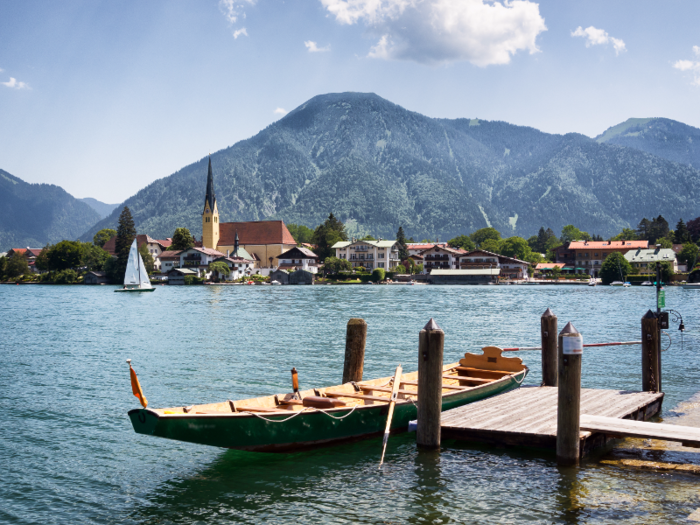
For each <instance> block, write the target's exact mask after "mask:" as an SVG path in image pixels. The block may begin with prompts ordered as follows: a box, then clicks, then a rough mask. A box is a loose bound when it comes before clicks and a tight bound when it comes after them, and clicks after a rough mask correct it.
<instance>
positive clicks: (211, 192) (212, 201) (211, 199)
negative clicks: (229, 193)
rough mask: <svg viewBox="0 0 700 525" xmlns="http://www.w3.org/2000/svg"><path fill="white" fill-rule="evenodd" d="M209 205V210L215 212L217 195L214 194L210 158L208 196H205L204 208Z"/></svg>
mask: <svg viewBox="0 0 700 525" xmlns="http://www.w3.org/2000/svg"><path fill="white" fill-rule="evenodd" d="M207 203H209V209H210V210H211V211H212V212H214V205H215V204H216V194H215V193H214V174H213V173H212V171H211V157H209V172H208V173H207V194H206V195H205V196H204V207H205V208H206V206H207Z"/></svg>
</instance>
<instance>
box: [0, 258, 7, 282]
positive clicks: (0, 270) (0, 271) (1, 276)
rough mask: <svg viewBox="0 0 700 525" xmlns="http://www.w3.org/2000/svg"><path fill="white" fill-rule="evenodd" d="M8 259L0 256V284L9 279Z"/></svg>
mask: <svg viewBox="0 0 700 525" xmlns="http://www.w3.org/2000/svg"><path fill="white" fill-rule="evenodd" d="M6 273H7V257H5V256H4V255H0V282H2V281H4V280H5V279H7V275H6Z"/></svg>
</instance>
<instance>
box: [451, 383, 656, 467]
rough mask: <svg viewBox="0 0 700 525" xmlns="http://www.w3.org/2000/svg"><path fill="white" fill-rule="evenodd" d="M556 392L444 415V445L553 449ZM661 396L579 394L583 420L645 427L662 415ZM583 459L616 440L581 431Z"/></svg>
mask: <svg viewBox="0 0 700 525" xmlns="http://www.w3.org/2000/svg"><path fill="white" fill-rule="evenodd" d="M557 397H558V392H557V388H556V387H546V386H542V387H534V386H533V387H531V386H524V387H521V388H518V389H516V390H511V391H510V392H506V393H505V394H501V395H498V396H495V397H490V398H487V399H483V400H481V401H477V402H475V403H470V404H468V405H464V406H462V407H459V408H454V409H452V410H447V411H445V412H443V413H442V418H441V426H442V436H443V437H444V438H445V439H459V440H468V441H481V442H486V443H493V444H498V445H514V446H525V447H537V448H550V449H556V439H557ZM663 397H664V395H663V394H662V393H661V394H655V393H652V392H626V391H620V390H596V389H589V388H583V389H581V414H587V415H591V416H605V417H612V418H618V419H623V418H625V419H634V420H641V421H645V420H647V419H650V418H652V417H654V416H655V415H657V414H658V413H659V412H660V411H661V404H662V402H663ZM580 437H581V455H582V456H583V455H584V454H586V453H588V452H589V451H590V450H592V449H594V448H596V447H599V446H602V445H604V444H605V443H607V442H608V441H609V440H611V439H615V438H616V436H615V435H610V436H608V435H607V434H605V433H601V432H597V431H588V430H582V431H581V433H580Z"/></svg>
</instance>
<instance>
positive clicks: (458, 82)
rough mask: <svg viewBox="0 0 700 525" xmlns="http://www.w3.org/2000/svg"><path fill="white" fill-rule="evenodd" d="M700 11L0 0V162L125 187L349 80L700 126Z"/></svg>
mask: <svg viewBox="0 0 700 525" xmlns="http://www.w3.org/2000/svg"><path fill="white" fill-rule="evenodd" d="M698 20H700V2H697V0H689V1H674V2H657V1H654V2H652V1H645V0H635V1H628V0H616V1H615V2H610V1H609V0H608V1H586V2H581V1H568V0H542V1H539V2H537V1H534V0H533V1H528V0H514V1H512V2H505V3H504V2H503V1H501V2H495V1H492V0H433V1H428V0H240V1H235V0H221V1H219V0H198V1H196V2H195V1H191V2H187V1H174V0H162V1H159V0H149V1H146V2H144V1H135V0H131V1H130V0H126V1H123V2H98V1H96V0H89V1H88V0H86V1H72V0H62V1H61V2H46V1H33V0H22V1H21V2H9V1H7V2H2V3H0V34H1V35H2V45H1V46H0V69H1V70H2V71H0V123H2V125H1V126H0V144H1V146H0V168H2V169H4V170H6V171H8V172H10V173H12V174H14V175H16V176H18V177H20V178H22V179H24V180H26V181H28V182H44V183H51V184H57V185H60V186H62V187H63V188H65V189H66V190H67V191H68V192H70V193H71V194H73V195H75V196H76V197H94V198H97V199H99V200H102V201H105V202H109V203H117V202H121V201H123V200H124V199H126V198H127V197H129V196H131V195H133V194H134V193H136V192H137V191H138V190H139V189H141V188H143V187H144V186H146V185H148V184H149V183H150V182H152V181H154V180H156V179H159V178H162V177H165V176H168V175H170V174H172V173H174V172H175V171H177V170H178V169H180V168H181V167H183V166H185V165H187V164H190V163H191V162H194V161H196V160H198V159H200V158H202V157H204V156H206V155H207V153H209V152H210V151H211V152H214V151H217V150H219V149H221V148H224V147H227V146H230V145H232V144H234V143H235V142H237V141H239V140H242V139H245V138H248V137H250V136H252V135H254V134H255V133H257V132H258V131H260V130H261V129H263V128H264V127H265V126H267V125H269V124H271V123H272V122H274V121H275V120H277V119H279V118H280V117H281V116H282V115H283V114H284V111H289V110H291V109H294V108H295V107H297V106H299V105H300V104H302V103H303V102H305V101H306V100H308V99H309V98H311V97H313V96H315V95H318V94H321V93H329V92H342V91H363V92H374V93H377V94H378V95H380V96H382V97H384V98H386V99H389V100H391V101H392V102H395V103H397V104H400V105H401V106H403V107H405V108H407V109H410V110H413V111H417V112H420V113H423V114H425V115H428V116H431V117H445V118H458V117H468V118H474V117H478V118H482V119H487V120H504V121H507V122H511V123H514V124H520V125H527V126H532V127H535V128H538V129H541V130H542V131H546V132H550V133H567V132H579V133H583V134H585V135H588V136H596V135H598V134H600V133H602V132H603V131H604V130H605V129H606V128H608V127H610V126H613V125H615V124H618V123H619V122H622V121H624V120H626V119H627V118H630V117H667V118H671V119H675V120H679V121H681V122H685V123H687V124H690V125H692V126H696V127H700V47H699V46H700V30H699V29H698ZM579 28H580V29H579Z"/></svg>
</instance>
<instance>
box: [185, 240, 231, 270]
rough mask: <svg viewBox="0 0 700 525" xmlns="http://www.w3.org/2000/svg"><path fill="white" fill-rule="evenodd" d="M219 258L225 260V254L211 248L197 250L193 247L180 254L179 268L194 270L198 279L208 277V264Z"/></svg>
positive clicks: (197, 248)
mask: <svg viewBox="0 0 700 525" xmlns="http://www.w3.org/2000/svg"><path fill="white" fill-rule="evenodd" d="M221 257H224V258H225V257H226V254H223V253H221V252H219V251H216V250H213V249H211V248H199V247H196V246H195V247H192V248H189V249H187V250H182V251H181V252H180V268H187V269H189V270H194V271H196V272H197V275H198V276H199V277H208V276H209V275H208V274H209V270H208V268H209V264H211V263H213V262H214V261H215V260H216V259H219V258H221Z"/></svg>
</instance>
